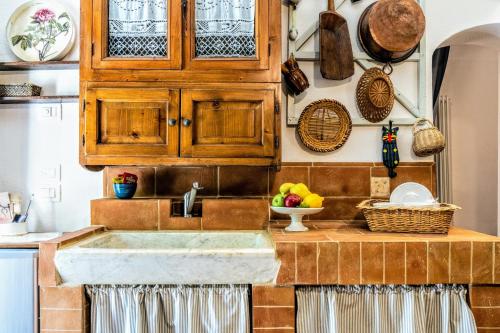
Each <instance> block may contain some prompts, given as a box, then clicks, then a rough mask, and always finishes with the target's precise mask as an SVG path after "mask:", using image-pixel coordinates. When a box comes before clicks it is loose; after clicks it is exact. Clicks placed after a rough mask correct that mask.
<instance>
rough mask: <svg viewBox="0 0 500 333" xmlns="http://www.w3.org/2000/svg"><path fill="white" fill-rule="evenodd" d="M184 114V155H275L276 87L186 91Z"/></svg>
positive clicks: (182, 137) (182, 131) (182, 140)
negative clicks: (267, 88) (271, 88)
mask: <svg viewBox="0 0 500 333" xmlns="http://www.w3.org/2000/svg"><path fill="white" fill-rule="evenodd" d="M182 118H183V120H182V122H183V126H182V129H181V142H182V143H181V146H182V147H181V155H182V156H183V157H189V156H191V157H236V158H238V157H272V156H273V155H274V130H273V128H274V121H273V119H274V91H273V90H245V91H243V90H242V91H238V90H227V91H226V90H187V91H183V92H182ZM186 121H187V122H188V123H190V124H189V126H186V124H185V122H186Z"/></svg>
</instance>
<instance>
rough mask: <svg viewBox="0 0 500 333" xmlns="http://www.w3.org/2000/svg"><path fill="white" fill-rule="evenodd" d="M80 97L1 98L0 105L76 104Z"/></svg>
mask: <svg viewBox="0 0 500 333" xmlns="http://www.w3.org/2000/svg"><path fill="white" fill-rule="evenodd" d="M78 99H79V96H27V97H0V104H55V103H75V102H78Z"/></svg>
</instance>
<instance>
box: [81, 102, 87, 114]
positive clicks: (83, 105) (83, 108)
mask: <svg viewBox="0 0 500 333" xmlns="http://www.w3.org/2000/svg"><path fill="white" fill-rule="evenodd" d="M86 108H87V101H85V99H84V100H83V101H82V111H83V113H85V109H86Z"/></svg>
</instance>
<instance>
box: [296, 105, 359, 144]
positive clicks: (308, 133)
mask: <svg viewBox="0 0 500 333" xmlns="http://www.w3.org/2000/svg"><path fill="white" fill-rule="evenodd" d="M351 130H352V121H351V117H350V115H349V112H348V111H347V109H346V107H345V106H344V105H343V104H341V103H339V102H338V101H336V100H333V99H322V100H319V101H316V102H313V103H311V104H309V105H308V106H307V107H306V108H305V109H304V111H303V112H302V114H301V115H300V119H299V124H298V126H297V132H298V135H299V137H300V140H301V141H302V142H303V143H304V145H305V146H306V147H307V148H309V149H311V150H312V151H317V152H321V153H326V152H331V151H335V150H337V149H339V148H340V147H342V146H343V145H344V144H345V142H346V141H347V139H348V138H349V135H350V134H351Z"/></svg>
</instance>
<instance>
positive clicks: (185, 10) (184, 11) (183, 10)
mask: <svg viewBox="0 0 500 333" xmlns="http://www.w3.org/2000/svg"><path fill="white" fill-rule="evenodd" d="M187 6H188V2H187V0H182V16H183V17H184V18H185V17H186V13H187Z"/></svg>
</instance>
